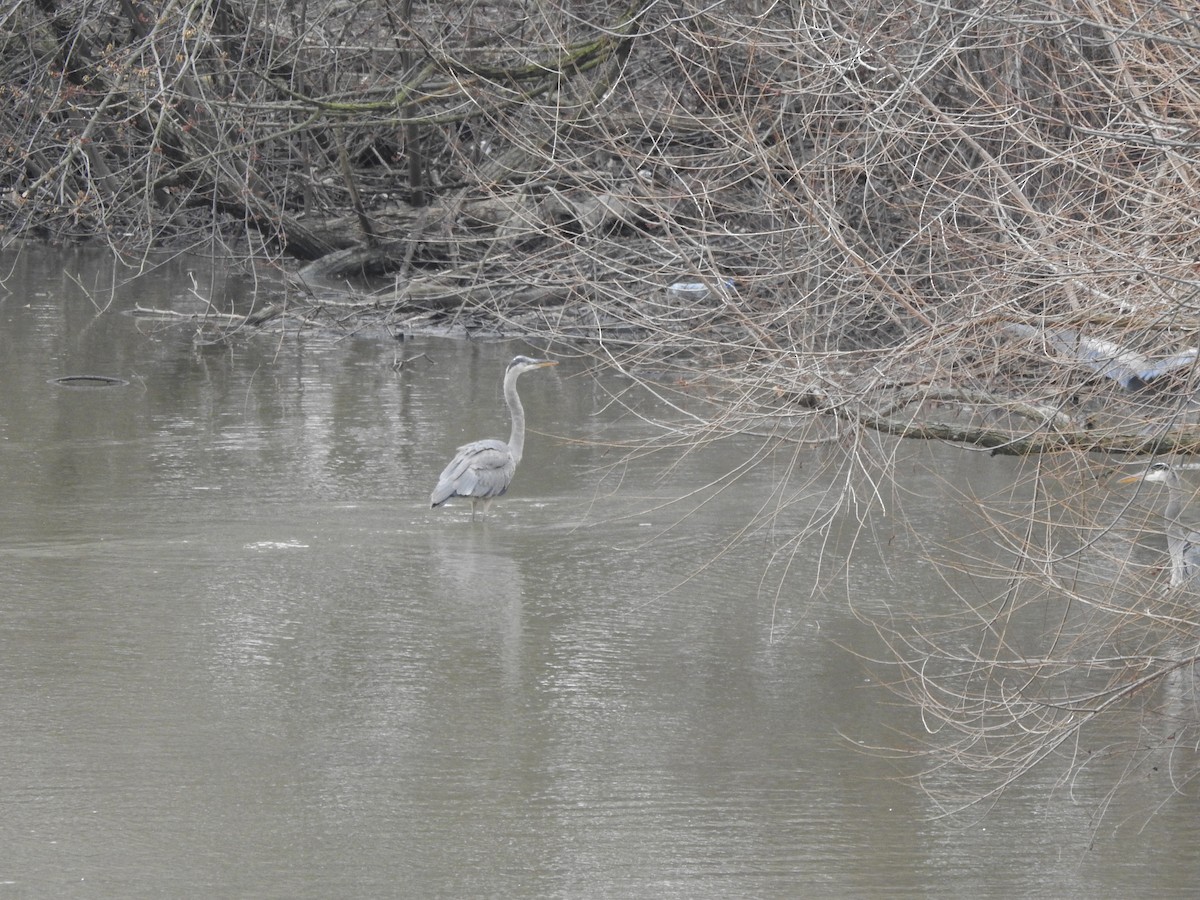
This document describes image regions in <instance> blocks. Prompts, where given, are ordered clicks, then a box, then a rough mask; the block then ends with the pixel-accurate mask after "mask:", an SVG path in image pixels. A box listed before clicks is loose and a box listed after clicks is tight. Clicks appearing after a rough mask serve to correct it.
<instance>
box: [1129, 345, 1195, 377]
mask: <svg viewBox="0 0 1200 900" xmlns="http://www.w3.org/2000/svg"><path fill="white" fill-rule="evenodd" d="M1197 356H1200V350H1197V349H1196V348H1195V347H1189V348H1188V349H1187V350H1180V351H1179V352H1178V353H1172V354H1171V355H1170V356H1168V357H1167V358H1166V359H1158V360H1154V361H1153V362H1150V363H1148V364H1147V366H1146V368H1145V369H1144V370H1142V371H1141V372H1139V373H1138V375H1139V376H1141V378H1142V380H1143V381H1152V380H1153V379H1155V378H1157V377H1158V376H1159V375H1166V374H1167V373H1168V372H1174V371H1175V370H1176V369H1182V368H1183V367H1184V366H1191V365H1194V364H1195V362H1196V357H1197Z"/></svg>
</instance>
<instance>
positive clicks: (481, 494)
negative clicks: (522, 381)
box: [429, 356, 558, 522]
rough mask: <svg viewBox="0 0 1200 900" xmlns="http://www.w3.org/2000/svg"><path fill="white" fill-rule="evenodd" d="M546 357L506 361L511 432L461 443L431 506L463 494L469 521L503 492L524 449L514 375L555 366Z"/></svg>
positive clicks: (522, 417)
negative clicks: (503, 438)
mask: <svg viewBox="0 0 1200 900" xmlns="http://www.w3.org/2000/svg"><path fill="white" fill-rule="evenodd" d="M557 365H558V363H557V362H556V361H554V360H549V359H532V358H530V357H528V356H518V357H515V358H514V359H513V361H512V362H510V363H509V364H508V369H507V370H506V371H505V372H504V402H505V403H507V404H508V413H509V416H510V417H511V418H512V433H511V434H510V435H509V437H508V443H507V444H506V443H505V442H504V441H498V440H495V439H492V438H489V439H487V440H482V441H473V442H472V443H470V444H463V445H462V446H461V447H459V448H458V450H457V452H455V454H454V458H453V459H452V460H450V463H449V465H447V466H446V468H445V469H443V470H442V474H441V475H440V476H439V477H438V483H437V487H435V488H434V489H433V493H432V494H430V496H429V505H430V507H437V506H441V505H442V504H443V503H445V502H446V501H447V500H449V499H450V498H451V497H466V498H469V499H470V501H471V521H472V522H474V521H475V513H476V512H477V511H478V509H479V507H480V506H481V505H482V507H483V515H485V516H486V515H487V510H488V504H490V503H491V502H492V500H494V499H495V498H496V497H499V496H501V495H502V494H504V492H505V491H507V490H508V486H509V485H510V484H512V480H513V474H514V473H515V472H516V471H517V463H519V462H520V461H521V454H522V452H523V451H524V449H525V408H524V407H523V406H521V398H520V397H519V396H517V379H518V378H519V377H520V376H521V375H522V374H523V373H525V372H531V371H533V370H534V369H544V368H545V367H547V366H557Z"/></svg>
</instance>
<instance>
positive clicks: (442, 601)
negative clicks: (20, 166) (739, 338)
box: [0, 250, 1200, 898]
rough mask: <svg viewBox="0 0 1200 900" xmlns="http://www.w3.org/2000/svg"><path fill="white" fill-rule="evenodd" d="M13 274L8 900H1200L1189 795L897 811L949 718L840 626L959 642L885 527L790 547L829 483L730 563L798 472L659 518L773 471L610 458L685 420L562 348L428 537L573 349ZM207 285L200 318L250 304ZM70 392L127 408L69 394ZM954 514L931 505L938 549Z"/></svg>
mask: <svg viewBox="0 0 1200 900" xmlns="http://www.w3.org/2000/svg"><path fill="white" fill-rule="evenodd" d="M7 263H8V266H7V268H6V271H7V272H8V275H7V278H6V280H5V287H6V289H7V291H8V293H7V294H6V295H5V296H4V297H3V299H0V328H2V331H0V376H2V379H3V381H2V383H3V385H4V391H3V395H2V396H0V466H2V471H3V478H2V480H0V516H2V518H0V522H2V529H3V531H2V535H0V721H2V722H3V727H2V728H0V796H3V800H4V810H5V812H4V815H3V817H0V846H2V847H3V848H4V849H3V852H2V854H0V897H50V896H114V897H117V896H119V897H186V896H237V897H258V896H263V897H266V896H270V897H284V896H286V897H314V898H317V897H320V898H325V897H334V896H342V897H384V896H387V897H391V896H411V897H435V896H442V897H472V896H500V897H656V898H662V897H680V898H707V897H798V896H847V897H849V896H872V895H883V894H888V895H893V896H918V895H925V896H947V897H950V896H953V897H961V896H963V895H965V894H967V893H968V892H975V893H978V894H980V895H982V896H1030V895H1037V896H1055V897H1080V898H1084V897H1088V898H1090V897H1094V896H1131V895H1139V894H1143V895H1144V894H1146V893H1149V892H1150V891H1151V889H1152V888H1153V889H1156V890H1158V891H1160V892H1162V893H1165V894H1168V895H1170V894H1176V895H1180V896H1183V895H1187V894H1188V893H1189V892H1190V888H1191V887H1194V886H1195V884H1196V883H1198V880H1200V879H1198V876H1200V855H1198V853H1197V851H1196V849H1195V841H1194V840H1193V831H1192V827H1193V822H1194V813H1195V810H1194V808H1193V807H1194V804H1195V802H1196V801H1195V798H1194V797H1193V796H1191V795H1182V796H1179V797H1175V798H1172V797H1170V796H1166V797H1165V798H1163V799H1164V800H1165V802H1164V805H1163V807H1162V809H1161V810H1160V811H1159V813H1158V814H1157V815H1155V816H1152V817H1147V815H1146V811H1145V810H1144V809H1140V808H1139V809H1134V810H1130V811H1128V812H1127V816H1128V817H1129V818H1130V819H1131V820H1136V822H1137V825H1136V826H1127V827H1122V822H1123V816H1124V815H1126V814H1123V813H1122V811H1121V810H1119V809H1118V810H1111V809H1110V810H1109V812H1108V815H1107V817H1106V818H1105V819H1104V820H1103V821H1104V824H1102V825H1101V827H1100V828H1099V829H1097V828H1096V822H1095V820H1094V819H1093V816H1094V813H1095V810H1096V800H1097V797H1096V796H1090V797H1089V796H1083V795H1086V794H1087V791H1088V790H1091V791H1092V793H1093V795H1095V794H1097V793H1099V792H1102V788H1103V785H1102V784H1101V785H1100V786H1098V787H1092V788H1088V786H1087V785H1086V784H1081V785H1079V786H1076V788H1075V793H1073V792H1072V790H1070V789H1066V788H1063V787H1059V788H1058V789H1057V790H1051V788H1052V787H1053V776H1052V775H1050V774H1048V775H1046V776H1045V777H1043V778H1040V779H1039V778H1038V777H1037V776H1036V775H1035V777H1033V778H1031V779H1029V780H1028V781H1027V782H1023V783H1021V784H1018V785H1017V786H1015V787H1014V788H1013V789H1012V790H1011V791H1010V792H1009V793H1007V794H1006V795H1005V796H1004V797H1003V798H1002V799H1001V801H1000V802H998V803H997V804H996V805H994V806H992V807H991V808H990V809H989V810H988V811H987V814H986V815H984V814H983V813H984V810H982V809H981V810H979V811H978V812H979V815H977V816H972V817H969V818H966V819H964V818H954V819H941V818H937V813H938V809H937V808H936V807H934V806H933V804H932V803H931V802H930V801H929V800H928V798H927V797H926V796H925V794H924V793H923V792H922V791H921V790H920V789H919V788H917V787H915V786H914V785H913V784H912V783H911V782H910V781H907V780H906V778H907V777H908V776H911V775H912V774H913V773H914V772H915V771H916V770H917V767H918V763H917V762H915V761H911V760H906V759H904V758H896V755H895V754H893V753H884V752H875V751H873V750H872V749H871V748H894V747H901V748H910V747H913V746H915V745H916V741H917V740H918V739H919V738H920V736H921V735H920V719H919V717H918V716H916V715H915V713H914V711H913V710H911V709H907V708H905V707H903V706H900V705H898V704H896V703H895V702H894V701H893V700H892V698H891V695H890V694H889V693H888V692H887V691H886V690H883V689H881V688H880V687H879V685H878V683H877V678H878V676H879V673H878V672H876V671H875V670H873V669H872V667H871V666H870V664H869V663H867V662H865V661H864V660H863V659H861V658H859V657H858V656H856V655H855V654H854V653H852V652H849V650H848V649H847V648H849V647H853V648H855V649H858V650H859V652H860V653H861V654H863V655H866V656H869V655H870V654H871V653H872V652H874V651H875V650H877V649H878V648H877V647H876V646H875V644H874V643H873V640H874V638H873V633H872V632H871V630H870V629H869V628H868V627H867V626H866V625H864V624H863V623H861V622H860V621H859V620H858V619H857V618H855V616H854V615H853V614H852V613H851V609H850V606H851V601H852V602H853V603H854V605H855V606H856V607H858V608H860V609H862V610H874V609H885V608H888V607H889V606H896V607H901V608H903V607H908V606H913V605H918V604H923V605H925V606H927V607H932V608H936V605H937V604H938V602H939V600H940V599H941V598H944V597H946V596H947V592H948V588H947V586H946V584H945V582H944V581H943V580H942V578H941V577H940V576H938V575H937V573H935V572H933V571H931V570H929V569H928V568H927V567H926V566H925V565H924V564H922V563H920V562H919V561H918V560H917V559H915V557H911V556H910V554H909V553H908V551H906V550H904V549H903V548H904V547H905V546H906V544H905V542H903V541H898V540H894V538H895V535H896V530H895V529H894V528H893V527H892V526H891V525H889V523H888V522H887V520H886V516H884V517H882V518H881V519H880V521H878V522H877V523H874V524H873V525H872V527H869V528H866V529H861V528H859V527H858V525H857V523H856V522H855V521H854V519H853V518H852V517H848V518H847V520H846V521H842V520H841V519H839V518H836V517H835V521H834V522H833V527H832V528H831V529H830V530H829V532H828V535H829V536H828V539H827V540H825V541H824V542H821V543H815V542H814V543H811V544H810V543H805V544H802V545H801V546H800V547H798V548H795V549H794V550H790V551H789V550H788V544H787V538H788V535H789V534H791V533H794V530H795V528H796V527H798V526H799V525H801V524H803V523H804V522H806V521H807V520H808V518H809V517H810V516H812V515H813V514H814V513H819V511H820V510H821V509H823V508H831V507H832V506H833V505H834V503H833V498H832V497H829V496H824V495H823V494H822V492H821V491H820V490H817V489H814V488H812V487H809V488H806V490H807V491H808V492H809V493H810V494H811V496H801V497H799V498H798V499H797V498H793V500H794V501H795V502H792V503H790V504H788V505H787V506H786V507H784V508H783V510H782V511H781V512H780V513H779V515H778V516H775V517H773V519H772V520H771V522H770V525H769V526H768V525H760V526H756V527H754V528H753V529H752V530H751V531H750V532H749V533H746V534H743V535H742V539H740V540H735V537H736V536H737V535H738V533H739V530H740V529H742V528H743V527H744V526H746V525H747V523H749V522H752V521H755V520H756V519H759V520H760V521H765V519H762V517H760V515H759V514H760V511H761V510H762V508H763V507H764V504H769V503H770V502H771V497H772V496H773V492H774V490H775V487H776V486H777V485H778V483H779V479H780V477H781V467H782V466H783V464H784V463H785V462H786V461H787V460H786V459H781V460H775V459H771V460H768V461H767V462H765V463H764V464H763V465H761V466H759V467H758V468H756V469H754V470H752V471H750V472H748V473H747V474H745V475H744V477H742V478H741V479H740V480H738V481H737V482H736V484H734V485H733V486H732V487H731V488H729V489H727V490H725V491H723V492H712V491H709V492H706V493H705V494H703V495H702V496H704V497H709V498H710V500H709V502H707V503H705V504H703V505H701V506H700V507H699V508H698V509H693V507H694V506H695V505H696V504H695V501H694V500H693V501H689V502H687V503H684V504H673V505H672V504H669V503H667V501H670V500H672V499H673V498H677V497H679V496H681V495H683V494H685V493H686V492H687V491H688V490H690V489H691V488H692V487H694V486H696V485H701V484H707V483H709V482H713V481H714V480H716V479H720V478H721V477H722V476H723V475H725V474H726V473H728V472H730V471H732V470H734V469H736V468H737V467H738V466H739V465H740V464H741V463H742V462H743V461H744V460H745V459H746V458H747V457H748V456H749V455H750V454H751V453H753V452H754V450H755V448H756V447H757V446H758V444H759V443H761V441H759V440H758V439H755V438H744V439H738V440H730V441H725V442H721V443H718V444H715V445H713V446H711V447H708V448H707V449H704V450H702V451H698V452H696V453H693V454H690V455H684V454H682V453H681V452H680V451H670V452H667V453H664V454H658V455H654V456H649V457H636V456H635V457H632V458H630V459H628V460H626V461H625V462H624V463H622V462H621V460H622V459H623V458H624V457H625V455H626V449H625V448H626V447H627V446H628V445H631V444H636V443H638V442H642V441H646V440H648V439H650V438H651V437H653V436H654V432H653V430H652V426H651V425H649V424H648V423H647V422H646V421H645V420H644V419H643V418H642V416H663V417H666V418H669V416H668V411H667V410H664V409H661V408H658V407H657V406H656V404H655V403H654V401H653V399H652V398H651V397H649V396H646V395H644V394H638V393H629V394H625V395H623V400H624V401H625V402H624V403H621V404H613V403H611V402H609V401H610V398H611V396H612V395H613V394H614V393H617V392H620V391H623V390H625V389H626V388H627V387H628V384H627V383H626V382H624V381H623V380H622V379H621V378H620V377H619V376H617V375H616V374H613V373H611V372H605V371H603V370H597V369H593V368H591V367H589V366H587V365H585V364H584V362H583V361H581V360H578V359H573V358H571V356H570V354H569V353H567V352H566V351H565V350H562V351H561V358H562V359H563V364H562V365H560V366H559V367H557V368H556V369H553V370H546V371H539V372H535V373H532V374H530V375H527V376H525V377H524V378H523V379H522V382H521V387H522V395H523V397H524V399H525V405H526V409H527V411H528V414H529V417H530V434H529V438H528V443H527V448H526V457H525V460H524V462H523V463H522V466H521V469H520V471H519V473H518V476H517V480H516V482H515V484H514V487H513V490H512V492H511V493H510V495H509V496H508V497H506V498H504V499H502V500H501V501H499V502H498V503H497V504H496V505H495V506H494V507H493V512H492V514H491V515H490V516H489V519H488V521H487V522H486V523H483V524H477V525H472V524H471V523H470V521H469V519H470V509H469V505H467V506H464V505H461V504H459V505H454V504H451V505H449V506H447V507H445V508H443V509H438V510H430V509H428V508H427V498H428V494H429V491H430V489H431V487H432V484H433V481H434V479H435V478H436V475H437V472H438V471H439V470H440V468H441V466H442V465H443V463H444V462H445V461H446V459H448V456H449V454H450V453H451V452H452V450H453V448H454V447H455V446H456V445H458V444H459V443H462V442H464V441H466V440H469V439H474V438H477V437H484V436H500V437H503V436H505V435H506V433H507V422H506V419H505V415H504V411H503V408H502V400H501V397H500V391H499V378H500V374H501V372H502V370H503V367H504V365H505V363H506V362H507V360H508V359H509V358H510V357H511V356H512V355H513V354H514V353H516V352H529V351H542V350H545V349H546V348H538V347H529V346H527V345H523V344H519V343H479V342H453V341H448V340H434V339H423V340H416V341H407V342H403V343H397V342H395V341H392V340H390V339H388V338H387V337H386V336H359V337H351V338H345V339H333V338H329V337H318V336H313V335H307V336H301V337H294V336H291V337H285V338H280V337H279V336H278V335H260V336H257V337H248V338H244V339H239V340H236V341H234V342H232V343H230V344H222V345H203V344H200V343H197V342H195V341H193V334H192V329H191V327H190V326H188V325H180V324H169V325H168V324H163V323H160V322H148V321H146V320H142V319H136V318H134V317H132V316H129V315H125V314H122V310H124V309H128V308H130V307H132V306H133V305H134V304H139V303H140V304H142V305H146V306H161V307H170V308H177V309H186V308H188V304H189V303H191V302H192V301H191V299H190V294H191V290H192V284H193V282H192V279H191V277H190V276H189V275H188V274H187V272H186V271H185V267H184V265H183V264H175V265H171V266H167V267H164V268H163V269H160V270H158V271H156V272H154V273H151V274H148V275H146V276H144V277H142V278H140V279H137V280H135V281H133V282H132V283H130V284H128V285H124V286H122V287H121V289H120V290H119V291H118V293H117V295H116V297H115V298H112V297H109V296H108V295H107V294H106V293H105V290H106V288H107V287H108V286H109V285H110V284H111V270H110V269H109V268H108V260H107V259H106V258H105V257H103V256H101V255H88V254H80V253H72V252H68V251H56V252H47V251H40V252H39V251H33V250H27V251H26V252H25V253H23V254H21V255H19V256H16V255H10V256H8V257H7ZM191 265H192V267H193V268H194V269H195V268H196V267H197V266H196V263H195V262H194V261H193V263H191ZM200 268H201V275H200V277H199V284H200V287H201V289H202V290H205V291H216V292H218V293H220V294H221V295H222V296H226V297H228V298H232V299H233V300H236V299H237V298H239V297H240V296H241V295H242V294H243V293H245V292H247V291H249V288H250V285H249V284H246V283H242V282H240V281H239V280H238V279H237V278H235V277H233V276H228V275H223V276H222V278H221V280H219V281H218V283H217V284H215V285H213V284H212V283H211V281H210V280H209V278H210V275H209V273H208V272H206V271H203V267H200ZM68 276H70V277H68ZM85 288H86V289H87V291H86V292H85V290H84V289H85ZM110 301H111V302H110ZM560 349H561V348H560ZM551 352H554V348H551ZM397 357H400V358H404V359H407V360H408V362H407V363H406V364H405V365H404V366H402V367H401V368H400V369H399V371H395V370H394V368H393V365H392V364H393V362H394V361H395V360H396V359H397ZM82 374H92V375H105V376H112V377H115V378H120V379H123V380H125V381H127V382H128V384H126V385H124V386H110V387H98V386H81V385H79V384H75V385H73V386H63V385H60V384H55V383H53V380H54V379H56V378H61V377H63V376H72V375H82ZM626 404H630V405H631V406H632V408H630V406H627V405H626ZM904 452H911V453H913V454H915V455H916V456H919V457H920V458H921V459H922V460H924V462H923V464H922V465H913V466H911V467H910V469H909V471H911V477H912V478H913V479H915V480H917V481H919V480H920V479H922V478H926V477H927V475H925V474H923V473H924V472H925V466H926V465H927V464H928V462H929V461H930V459H931V458H932V459H933V460H934V461H935V462H936V465H937V466H939V467H941V468H942V469H943V472H945V471H947V470H949V471H950V472H951V473H952V475H953V477H955V478H959V479H963V480H970V481H971V482H972V483H977V484H980V485H981V490H987V484H988V482H989V480H993V481H994V482H995V483H996V485H1000V484H1002V483H1003V482H1004V481H1005V480H1006V479H1008V478H1010V477H1011V470H1010V469H1006V468H1005V466H1006V465H1007V464H1006V463H1005V462H1004V461H995V460H988V459H981V458H980V457H977V456H972V455H969V454H964V453H961V452H960V451H956V450H954V449H953V448H913V449H911V450H908V449H905V450H904ZM930 454H934V456H933V457H930ZM933 484H935V482H934V481H932V480H930V481H929V485H930V486H932V485H933ZM914 487H915V488H918V489H919V488H920V484H917V485H915V486H914ZM930 489H931V490H932V487H931V488H930ZM956 515H957V514H956V512H955V511H954V507H953V504H947V503H946V502H945V501H944V500H943V501H939V500H937V499H934V500H931V501H930V502H929V504H928V506H927V508H924V509H921V508H914V507H912V506H911V504H910V509H909V516H910V517H915V518H916V520H918V521H919V522H920V523H922V525H921V527H922V528H925V529H927V530H928V531H929V532H931V533H940V534H947V535H948V534H952V533H953V532H954V531H955V529H957V528H961V527H962V523H961V522H960V521H959V520H958V519H957V518H956ZM976 527H977V526H975V525H972V526H971V528H972V530H974V529H975V528H976ZM851 551H853V555H852V553H851ZM816 583H820V584H822V585H823V589H822V590H820V591H816V592H814V591H813V589H812V588H813V585H814V584H816ZM838 584H840V585H841V589H840V591H839V590H834V589H833V586H836V585H838ZM968 791H969V786H964V793H967V792H968ZM1167 793H1168V794H1169V792H1167ZM1153 802H1155V803H1157V802H1158V799H1155V800H1154V801H1153ZM1147 818H1148V819H1149V821H1148V824H1145V827H1142V825H1143V824H1144V823H1146V821H1147ZM1089 848H1090V849H1089Z"/></svg>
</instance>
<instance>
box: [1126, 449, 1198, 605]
mask: <svg viewBox="0 0 1200 900" xmlns="http://www.w3.org/2000/svg"><path fill="white" fill-rule="evenodd" d="M1135 481H1148V482H1159V483H1162V484H1165V485H1166V486H1167V508H1166V510H1165V511H1164V513H1163V515H1164V516H1165V517H1166V520H1167V552H1168V554H1170V557H1171V586H1172V587H1174V586H1177V585H1181V584H1183V583H1185V582H1187V581H1190V580H1191V579H1192V578H1194V577H1195V576H1196V575H1197V574H1200V531H1193V530H1192V529H1190V528H1188V527H1187V526H1186V525H1184V524H1183V523H1181V522H1180V521H1179V514H1180V513H1181V512H1183V506H1184V503H1185V502H1186V499H1187V498H1186V495H1185V494H1184V490H1183V481H1182V480H1181V479H1180V477H1179V473H1178V472H1176V471H1175V469H1174V468H1172V467H1171V466H1170V465H1169V464H1168V463H1165V462H1156V463H1154V464H1152V465H1151V466H1150V467H1149V468H1148V469H1146V470H1145V471H1144V472H1139V473H1137V474H1136V475H1129V476H1126V477H1125V478H1122V479H1120V481H1119V482H1118V483H1119V484H1132V483H1133V482H1135Z"/></svg>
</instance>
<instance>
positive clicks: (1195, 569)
mask: <svg viewBox="0 0 1200 900" xmlns="http://www.w3.org/2000/svg"><path fill="white" fill-rule="evenodd" d="M1179 574H1180V575H1181V576H1182V577H1183V578H1185V579H1187V578H1194V577H1196V576H1197V575H1200V532H1196V531H1188V532H1187V533H1186V534H1185V535H1184V536H1183V571H1182V572H1180V573H1179Z"/></svg>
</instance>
